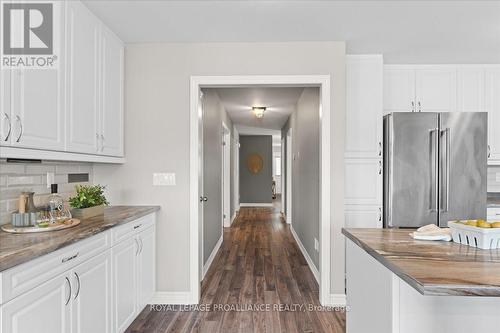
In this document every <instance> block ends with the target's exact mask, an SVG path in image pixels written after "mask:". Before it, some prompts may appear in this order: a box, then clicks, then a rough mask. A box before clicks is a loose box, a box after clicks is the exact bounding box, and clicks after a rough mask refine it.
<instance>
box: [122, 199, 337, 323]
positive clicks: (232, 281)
mask: <svg viewBox="0 0 500 333" xmlns="http://www.w3.org/2000/svg"><path fill="white" fill-rule="evenodd" d="M200 304H202V305H206V304H212V309H211V310H213V306H216V305H220V304H232V305H233V308H235V307H236V306H238V307H236V311H228V312H226V311H223V310H222V309H219V310H216V311H206V312H203V311H186V309H185V308H184V307H181V308H179V307H175V308H174V309H173V308H168V309H167V310H169V311H157V310H156V309H155V310H153V311H151V309H150V307H149V306H148V307H146V309H144V310H143V311H142V313H141V314H140V315H139V317H138V318H137V319H136V320H135V321H134V322H133V323H132V324H131V326H130V327H129V328H128V330H127V332H130V333H131V332H158V333H159V332H161V333H163V332H210V333H211V332H287V333H288V332H331V333H341V332H344V331H345V313H344V312H343V311H338V312H335V311H333V309H326V310H325V309H323V310H322V311H307V310H303V309H304V308H305V307H306V306H308V307H309V306H311V305H314V306H319V301H318V284H317V283H316V280H315V279H314V276H313V274H312V273H311V271H310V270H309V267H308V266H307V262H306V260H305V259H304V257H303V255H302V254H301V252H300V249H299V247H298V246H297V244H296V242H295V240H294V238H293V236H292V234H291V232H290V229H289V226H288V225H287V224H286V223H284V221H283V219H282V218H281V217H280V210H279V200H277V201H275V207H273V208H241V210H240V213H239V215H238V217H237V218H236V220H235V222H234V223H233V225H232V226H231V227H230V228H225V229H224V242H223V244H222V247H221V249H220V251H219V253H218V254H217V256H216V258H215V259H214V262H213V264H212V266H211V267H210V269H209V271H208V272H207V275H206V277H205V279H204V280H203V283H202V298H201V302H200ZM245 304H246V305H247V307H248V306H249V305H254V306H261V305H265V304H270V305H269V307H270V310H262V311H242V309H243V310H244V309H245V307H244V305H245ZM299 305H300V306H302V308H301V309H299V308H298V306H299ZM286 306H290V308H292V307H293V306H295V307H296V308H295V310H296V311H281V310H282V309H283V307H286ZM158 308H160V307H158ZM170 310H177V311H170ZM238 310H239V311H238Z"/></svg>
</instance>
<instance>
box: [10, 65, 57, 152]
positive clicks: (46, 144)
mask: <svg viewBox="0 0 500 333" xmlns="http://www.w3.org/2000/svg"><path fill="white" fill-rule="evenodd" d="M60 59H61V58H60ZM61 60H62V59H61ZM12 90H13V92H12V111H13V112H12V117H13V119H12V139H11V142H12V145H14V146H18V147H27V148H38V149H45V150H59V151H62V150H64V75H63V70H62V65H60V66H59V68H57V69H23V70H14V71H12Z"/></svg>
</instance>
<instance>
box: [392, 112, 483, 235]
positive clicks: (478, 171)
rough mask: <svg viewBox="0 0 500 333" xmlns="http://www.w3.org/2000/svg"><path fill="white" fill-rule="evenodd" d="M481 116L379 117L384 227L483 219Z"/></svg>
mask: <svg viewBox="0 0 500 333" xmlns="http://www.w3.org/2000/svg"><path fill="white" fill-rule="evenodd" d="M487 122H488V116H487V113H486V112H449V113H448V112H447V113H432V112H429V113H427V112H394V113H391V114H389V115H386V116H384V227H389V228H392V227H399V228H407V227H408V228H410V227H420V226H423V225H426V224H431V223H433V224H437V225H439V226H442V227H443V226H447V223H448V221H450V220H458V219H460V220H462V219H485V218H486V196H487V189H486V180H487V145H488V143H487V135H488V133H487V128H488V124H487Z"/></svg>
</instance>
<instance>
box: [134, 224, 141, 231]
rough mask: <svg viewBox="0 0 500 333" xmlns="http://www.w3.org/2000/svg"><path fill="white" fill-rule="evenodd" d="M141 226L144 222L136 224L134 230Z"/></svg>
mask: <svg viewBox="0 0 500 333" xmlns="http://www.w3.org/2000/svg"><path fill="white" fill-rule="evenodd" d="M141 226H142V223H141V224H138V225H134V230H135V229H137V228H140V227H141Z"/></svg>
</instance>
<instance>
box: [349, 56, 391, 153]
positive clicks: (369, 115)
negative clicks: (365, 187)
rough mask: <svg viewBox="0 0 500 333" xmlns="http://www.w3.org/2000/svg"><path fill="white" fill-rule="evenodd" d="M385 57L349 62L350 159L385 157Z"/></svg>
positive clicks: (351, 60)
mask: <svg viewBox="0 0 500 333" xmlns="http://www.w3.org/2000/svg"><path fill="white" fill-rule="evenodd" d="M382 85H383V60H382V56H370V57H368V56H348V57H347V63H346V93H347V94H346V136H345V157H346V158H377V157H378V158H381V156H382V114H383V110H382V109H383V101H382V98H383V96H382V95H383V93H382V89H383V87H382Z"/></svg>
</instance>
